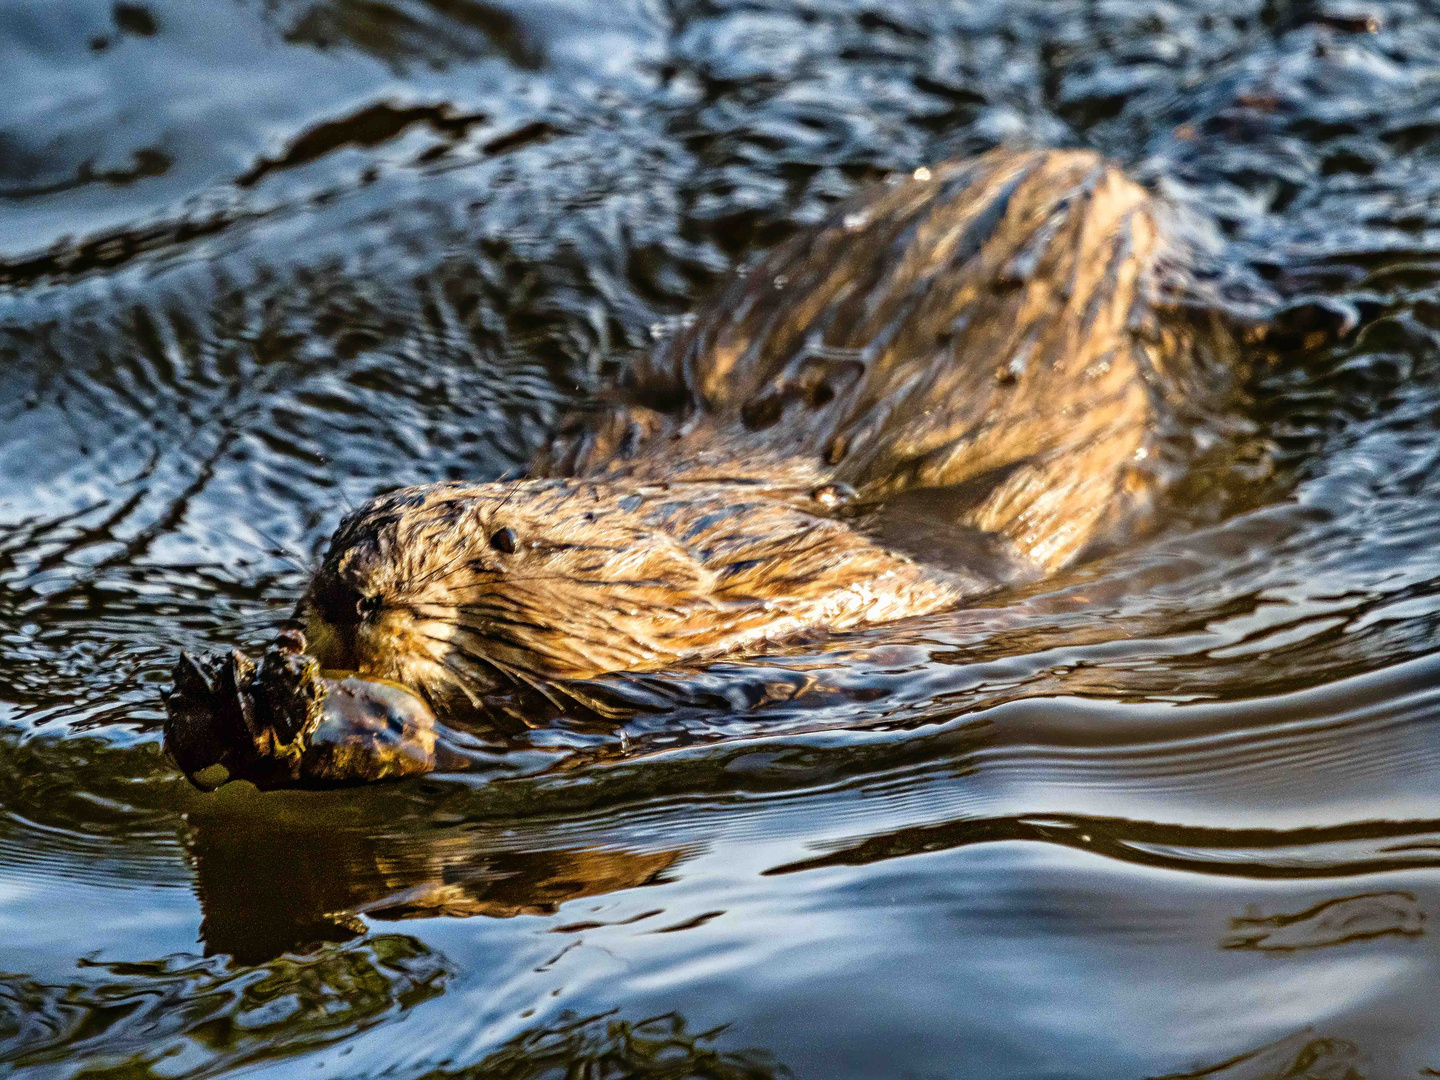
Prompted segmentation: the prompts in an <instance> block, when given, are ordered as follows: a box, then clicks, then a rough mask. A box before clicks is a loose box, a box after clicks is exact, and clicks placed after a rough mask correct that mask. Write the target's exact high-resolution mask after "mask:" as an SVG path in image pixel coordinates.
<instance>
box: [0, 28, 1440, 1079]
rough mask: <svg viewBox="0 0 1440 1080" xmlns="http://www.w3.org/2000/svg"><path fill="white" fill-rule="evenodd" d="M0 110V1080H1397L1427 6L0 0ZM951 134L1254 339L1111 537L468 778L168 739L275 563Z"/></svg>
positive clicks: (943, 148)
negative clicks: (1154, 231) (1145, 185)
mask: <svg viewBox="0 0 1440 1080" xmlns="http://www.w3.org/2000/svg"><path fill="white" fill-rule="evenodd" d="M0 100H3V102H4V104H3V106H0V417H3V420H0V440H3V445H0V584H3V589H0V635H3V638H0V640H3V645H0V699H3V700H0V759H3V760H0V1071H5V1072H8V1073H9V1074H12V1075H17V1076H22V1077H52V1076H53V1077H71V1076H79V1075H87V1076H99V1075H106V1076H117V1077H118V1076H125V1077H141V1076H157V1077H173V1076H181V1075H194V1076H206V1075H215V1074H219V1073H222V1072H227V1071H230V1070H238V1069H245V1070H247V1071H248V1072H251V1073H256V1072H260V1071H264V1072H265V1073H267V1074H270V1075H284V1076H301V1075H304V1076H327V1077H328V1076H345V1077H350V1076H354V1077H359V1076H386V1077H412V1076H414V1077H419V1076H426V1077H446V1076H457V1075H462V1074H463V1075H466V1076H472V1077H506V1078H521V1077H541V1076H544V1077H586V1078H589V1077H620V1076H637V1077H646V1078H661V1077H665V1078H679V1077H688V1076H695V1077H707V1078H730V1077H735V1078H740V1077H745V1078H761V1077H771V1076H784V1075H790V1074H793V1075H795V1076H798V1077H824V1078H836V1077H897V1078H898V1077H904V1076H910V1077H924V1078H931V1077H1027V1078H1028V1077H1094V1078H1097V1080H1098V1078H1106V1080H1108V1078H1117V1077H1135V1078H1143V1077H1159V1076H1175V1075H1182V1076H1201V1075H1203V1076H1216V1077H1222V1078H1225V1080H1239V1078H1244V1080H1260V1078H1271V1077H1274V1078H1279V1077H1314V1078H1321V1077H1323V1078H1334V1080H1340V1078H1353V1077H1378V1078H1388V1077H1416V1076H1427V1075H1437V1074H1440V994H1437V992H1436V988H1437V985H1440V938H1437V933H1440V931H1437V923H1436V920H1437V918H1440V779H1437V778H1440V735H1437V733H1436V732H1435V731H1434V730H1432V728H1431V725H1432V724H1434V723H1435V722H1436V721H1437V719H1440V551H1437V542H1440V475H1437V469H1436V465H1437V457H1440V438H1437V435H1440V348H1437V346H1440V288H1437V285H1440V9H1436V8H1434V7H1432V6H1431V5H1430V4H1428V3H1420V2H1405V0H1395V2H1379V0H1374V2H1367V3H1365V4H1363V5H1353V4H1352V5H1350V6H1339V5H1338V0H1337V3H1336V6H1331V7H1324V6H1321V5H1317V4H1312V3H1307V2H1302V0H1208V2H1206V3H1203V4H1202V3H1193V4H1171V3H1156V2H1154V0H1095V2H1085V3H1082V2H1074V3H1060V2H1047V0H973V2H961V0H953V2H952V0H943V2H942V0H708V2H701V0H500V2H491V0H144V2H143V3H140V2H126V3H113V4H112V3H111V2H110V0H103V2H102V0H0ZM1004 141H1010V142H1021V143H1035V144H1042V145H1077V144H1078V145H1088V146H1094V147H1098V148H1100V149H1103V150H1104V151H1106V152H1107V153H1110V154H1112V155H1114V156H1116V157H1117V158H1119V159H1121V160H1123V161H1125V162H1126V163H1127V164H1128V165H1129V166H1130V167H1131V168H1132V169H1133V170H1134V171H1135V173H1136V174H1137V175H1138V176H1141V177H1143V178H1144V179H1146V180H1147V182H1149V183H1151V184H1153V185H1154V186H1156V187H1157V188H1158V189H1161V190H1164V191H1167V192H1169V193H1171V194H1173V195H1175V196H1176V197H1177V198H1182V199H1184V200H1186V201H1188V202H1190V203H1191V204H1192V205H1195V206H1197V207H1198V208H1200V209H1201V211H1202V212H1204V213H1205V214H1208V215H1210V216H1211V217H1213V218H1214V219H1215V220H1216V221H1217V222H1218V223H1219V225H1220V228H1221V230H1222V232H1223V235H1224V238H1225V244H1226V253H1225V261H1226V264H1227V265H1228V266H1229V267H1230V268H1231V269H1230V277H1231V280H1229V281H1228V282H1227V283H1226V289H1227V291H1228V294H1229V296H1230V297H1231V302H1232V303H1233V304H1234V305H1235V306H1236V307H1237V309H1239V308H1245V309H1246V310H1247V311H1248V312H1249V313H1252V314H1253V313H1255V312H1257V311H1258V312H1261V313H1263V314H1265V315H1266V316H1267V317H1271V318H1273V319H1274V320H1275V321H1276V322H1277V323H1278V324H1279V325H1280V326H1281V327H1282V331H1283V332H1282V334H1281V335H1280V337H1281V338H1282V339H1283V340H1284V341H1287V342H1289V345H1290V347H1289V349H1288V351H1287V353H1286V355H1285V356H1284V358H1283V359H1282V360H1281V361H1280V362H1278V363H1276V364H1275V365H1273V366H1271V367H1268V368H1265V369H1263V370H1262V371H1260V372H1259V374H1258V375H1257V377H1256V380H1255V385H1254V387H1253V395H1252V397H1253V400H1252V401H1251V402H1250V403H1249V404H1248V405H1247V407H1246V415H1245V418H1244V419H1246V420H1247V421H1249V422H1251V423H1253V425H1254V433H1253V437H1252V438H1251V440H1250V441H1251V442H1252V443H1253V442H1260V443H1263V444H1265V445H1267V446H1268V447H1269V453H1268V454H1266V455H1262V456H1261V457H1257V458H1255V459H1254V460H1250V459H1241V460H1236V458H1235V455H1234V454H1229V453H1227V452H1226V451H1225V450H1224V449H1223V448H1220V449H1217V453H1216V463H1215V464H1214V466H1213V467H1205V468H1202V469H1200V470H1199V472H1198V473H1197V475H1196V476H1195V477H1194V478H1193V481H1192V482H1191V484H1190V486H1189V489H1188V490H1187V491H1186V492H1185V493H1184V494H1183V497H1182V498H1180V499H1179V500H1177V502H1176V505H1175V507H1174V508H1173V514H1172V517H1173V523H1172V525H1171V527H1170V528H1169V529H1168V530H1167V531H1166V533H1165V534H1164V535H1162V536H1161V537H1160V538H1158V539H1157V540H1154V541H1152V542H1150V543H1148V544H1146V545H1144V546H1141V547H1137V548H1134V549H1132V550H1129V551H1127V552H1124V553H1122V554H1120V555H1117V556H1114V557H1112V558H1110V559H1108V560H1107V561H1105V562H1103V563H1100V564H1097V565H1093V566H1090V567H1086V568H1083V569H1082V570H1080V571H1077V572H1074V573H1072V574H1070V575H1068V576H1066V577H1065V578H1063V579H1061V580H1058V581H1054V582H1050V583H1047V584H1046V585H1044V586H1043V587H1039V588H1031V589H1030V590H1029V591H1027V592H1025V593H1017V594H1010V595H1004V596H1001V597H999V598H998V599H996V600H995V601H993V602H992V603H990V604H988V605H986V606H983V607H981V608H978V609H976V610H972V611H968V612H962V613H957V614H953V615H948V616H943V617H936V618H930V619H926V620H923V621H919V622H916V623H911V624H905V625H901V626H896V627H890V628H887V629H884V630H881V631H876V632H874V633H871V634H867V635H862V636H859V637H854V638H851V639H848V640H846V641H844V642H841V643H837V645H836V647H835V648H833V649H823V650H818V651H812V652H810V653H808V654H802V655H793V656H785V657H779V658H774V659H772V660H769V661H766V662H764V663H754V664H729V665H722V666H720V667H719V668H717V669H715V670H713V671H711V672H709V673H707V674H705V675H703V676H697V677H696V678H695V679H693V680H691V684H690V685H689V686H688V687H687V688H686V690H687V694H688V696H689V699H690V701H691V703H690V704H683V705H678V706H677V707H675V708H674V709H673V710H671V711H668V712H665V713H663V714H661V715H658V716H655V715H652V716H649V717H648V718H643V719H640V720H636V721H635V722H634V723H632V724H631V725H630V726H629V727H628V728H627V729H626V730H625V731H624V732H614V733H602V734H598V735H597V734H594V733H587V732H585V731H581V730H578V729H577V730H569V729H566V728H564V727H563V726H561V727H558V728H556V729H554V730H551V731H547V732H539V733H536V734H535V735H534V737H533V739H531V740H530V741H529V742H528V743H526V744H524V745H518V744H517V745H511V746H509V747H508V748H504V750H505V752H504V753H497V757H496V765H495V768H494V769H493V770H492V771H490V772H488V773H478V774H466V775H463V776H453V777H444V776H440V777H435V778H427V779H426V780H424V781H414V782H406V783H398V784H393V785H389V786H379V787H375V788H371V789H366V790H356V791H346V792H333V793H325V794H306V793H283V794H274V795H266V796H262V795H259V794H257V793H256V792H255V791H254V790H253V789H250V788H248V787H246V786H244V785H232V786H231V787H230V788H227V789H225V790H223V791H222V792H221V793H219V794H218V795H215V796H202V795H199V794H197V793H195V792H193V791H191V790H190V789H189V788H188V787H187V786H186V784H185V783H184V782H183V780H182V779H181V778H180V777H179V775H178V773H177V772H176V771H175V770H174V768H173V767H171V766H170V765H169V764H168V763H167V761H166V759H165V758H164V757H163V756H162V754H161V752H160V745H159V744H160V738H159V730H158V728H159V722H160V718H161V717H160V712H159V709H158V704H157V692H158V690H159V688H160V686H162V685H163V684H164V683H165V682H166V681H167V671H168V668H169V665H170V664H171V662H172V661H173V658H174V655H175V653H176V651H177V650H178V649H179V648H181V647H192V648H206V647H213V646H215V645H217V644H232V643H233V644H238V645H241V646H247V647H250V646H255V645H257V644H259V643H261V642H263V641H264V640H266V638H267V637H268V636H269V634H270V633H271V632H272V631H273V629H274V627H275V626H276V624H277V623H279V622H280V620H282V619H283V618H284V616H285V615H286V614H287V613H288V609H289V606H290V604H291V603H292V602H293V598H294V596H295V595H296V593H297V591H298V589H299V587H300V584H301V582H302V581H303V572H302V571H301V570H300V569H298V568H297V567H296V566H295V565H293V563H292V561H291V560H290V557H289V556H288V555H286V554H284V553H283V552H282V550H281V549H290V550H293V551H296V552H298V553H300V554H301V555H302V556H308V555H309V554H310V553H311V552H313V551H314V550H315V548H316V546H317V545H318V544H320V543H321V542H322V541H323V539H324V538H325V536H326V535H327V533H328V531H329V530H330V529H331V528H332V527H333V525H334V523H335V521H336V520H337V518H338V517H339V515H340V513H341V512H342V511H343V509H344V507H345V506H346V505H347V504H353V503H354V502H356V501H358V500H360V499H362V498H364V497H366V496H368V495H369V494H371V493H373V492H375V491H377V490H379V489H380V488H383V487H386V486H391V485H395V484H399V483H408V482H415V481H422V480H431V479H437V478H444V477H466V478H477V479H478V478H493V477H496V476H499V475H501V474H502V473H504V472H505V471H506V470H507V469H510V468H513V467H514V466H516V465H517V464H520V463H523V462H524V461H525V460H526V459H527V457H528V456H529V454H530V453H531V451H532V449H533V448H534V447H535V446H536V445H537V443H538V442H539V441H540V440H541V439H543V437H544V434H545V432H546V431H547V428H548V426H549V425H551V424H552V423H553V422H554V421H555V420H556V418H557V414H558V412H559V411H560V410H562V409H563V408H564V407H565V405H566V403H567V402H569V401H572V400H574V399H576V398H577V397H583V396H585V395H587V394H590V393H593V392H594V391H595V390H596V389H597V388H600V387H603V386H604V385H605V384H606V383H607V382H609V381H610V380H612V379H614V378H615V376H616V373H617V372H619V371H621V370H623V368H624V365H625V364H626V362H627V360H628V358H629V357H631V356H633V355H635V353H636V351H637V350H640V349H643V348H646V347H647V346H648V345H649V344H650V343H651V342H652V340H653V339H654V338H655V337H657V336H660V335H663V334H664V333H666V332H667V329H668V328H670V327H672V326H673V325H674V323H675V320H676V319H677V318H678V317H680V316H681V315H682V314H683V313H685V312H687V311H689V310H691V309H693V307H694V305H695V304H696V302H697V300H698V299H699V298H700V297H703V296H704V295H705V294H706V293H707V292H709V291H710V290H711V289H713V288H714V287H715V285H716V284H717V283H718V282H719V281H720V280H722V279H723V277H724V276H725V275H726V274H727V273H729V272H731V271H732V270H733V269H734V268H735V267H736V266H738V265H740V264H741V263H743V262H744V260H746V259H747V258H749V257H751V256H752V255H753V254H754V253H756V252H758V251H761V250H764V249H765V248H766V247H767V246H769V245H771V244H773V243H774V242H776V241H778V240H779V239H782V238H783V237H785V236H786V235H788V234H789V233H791V232H792V231H793V230H794V229H796V228H797V227H799V226H801V225H803V224H805V223H808V222H813V221H815V220H817V218H818V217H819V216H820V215H822V214H823V213H824V212H825V210H826V208H827V207H829V206H831V205H833V203H834V202H835V201H836V200H837V199H839V198H841V197H843V196H844V195H845V194H846V193H848V192H850V191H852V190H854V188H855V187H856V186H857V185H859V184H862V183H866V182H872V181H874V180H876V179H878V178H881V177H883V176H885V175H887V174H889V173H892V172H895V171H908V170H913V169H915V168H916V167H918V166H920V165H923V164H926V163H929V162H933V161H935V160H937V159H940V158H942V157H945V156H949V155H952V154H957V153H964V152H971V151H975V150H979V149H982V148H985V147H988V146H991V145H995V144H996V143H999V142H1004ZM811 682H816V683H820V684H823V686H824V687H825V688H826V689H825V690H824V691H823V692H817V693H810V694H802V695H799V696H796V695H794V693H793V690H794V688H796V687H803V686H806V685H808V684H810V683H811ZM696 690H699V691H701V696H702V697H703V696H704V695H709V697H710V698H711V699H712V703H713V707H707V706H705V705H704V704H703V702H702V703H701V704H695V703H694V701H695V700H696V695H695V693H694V691H696ZM653 692H654V694H655V695H657V696H658V697H661V698H663V697H664V695H665V694H666V693H667V692H669V691H668V689H667V684H666V681H665V680H663V679H660V680H656V683H655V686H654V688H653ZM792 699H793V700H792ZM722 706H725V707H722Z"/></svg>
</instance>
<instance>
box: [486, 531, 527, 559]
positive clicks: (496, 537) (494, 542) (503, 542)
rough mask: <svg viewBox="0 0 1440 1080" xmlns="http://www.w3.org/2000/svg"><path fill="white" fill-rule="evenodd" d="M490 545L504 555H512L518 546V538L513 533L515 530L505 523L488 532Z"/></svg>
mask: <svg viewBox="0 0 1440 1080" xmlns="http://www.w3.org/2000/svg"><path fill="white" fill-rule="evenodd" d="M490 546H491V547H492V548H494V549H495V550H496V551H503V552H504V553H505V554H506V555H514V554H515V549H516V548H518V547H519V546H520V538H519V537H518V536H516V535H515V530H514V529H512V528H510V527H509V526H508V525H507V526H506V527H505V528H503V529H496V530H495V531H494V532H493V533H491V534H490Z"/></svg>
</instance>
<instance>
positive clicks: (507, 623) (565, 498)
mask: <svg viewBox="0 0 1440 1080" xmlns="http://www.w3.org/2000/svg"><path fill="white" fill-rule="evenodd" d="M828 506H829V503H828V502H827V501H825V500H824V499H821V498H818V497H815V496H813V495H812V494H808V493H805V492H799V493H797V492H795V491H793V490H785V489H769V488H764V487H763V486H758V485H754V484H746V483H743V482H738V481H737V482H725V481H697V482H677V483H672V484H645V483H641V482H638V481H629V480H606V481H591V480H574V479H564V480H522V481H517V482H513V483H492V484H479V485H470V486H467V485H459V484H437V485H431V486H426V487H418V488H408V489H404V490H401V491H397V492H394V493H392V494H389V495H385V496H382V497H380V498H377V499H375V500H374V501H373V502H371V503H369V504H368V505H366V506H364V507H362V508H360V509H359V510H358V511H356V512H355V513H353V514H351V515H350V516H349V517H347V518H346V519H345V520H344V521H343V522H342V523H341V525H340V528H339V530H338V531H337V532H336V534H335V537H334V539H333V540H332V541H331V543H330V548H329V551H328V552H327V553H326V555H325V558H324V560H323V562H322V565H321V567H320V570H319V571H318V572H317V573H316V575H315V577H314V579H313V580H312V581H311V583H310V586H309V588H308V589H307V590H306V592H305V595H304V597H303V598H302V600H301V601H300V605H299V607H298V608H297V610H296V617H297V619H298V620H299V621H300V623H301V624H302V626H303V628H304V630H305V633H306V635H307V636H308V638H309V640H310V646H311V652H312V654H313V655H314V656H315V657H316V658H317V659H318V660H319V661H320V663H321V664H323V665H324V666H325V667H327V668H343V669H348V670H351V671H355V672H357V673H359V674H360V675H361V676H363V677H365V678H370V679H386V680H390V681H393V682H397V683H401V684H403V685H404V686H407V687H409V688H411V689H412V690H415V691H417V692H418V693H420V694H421V695H422V696H424V697H425V698H426V699H427V700H428V701H429V702H430V704H431V705H432V706H433V707H435V708H436V709H437V710H439V711H441V712H446V711H452V710H456V709H459V710H462V711H463V710H464V709H465V707H466V705H467V704H468V705H469V706H471V707H478V706H481V705H482V704H483V699H484V698H485V696H486V695H487V694H488V693H489V692H490V691H492V690H500V691H505V692H509V691H511V690H522V691H523V690H525V689H526V688H529V689H531V690H535V691H538V692H539V693H540V694H541V695H542V696H544V697H547V698H549V699H550V700H551V701H552V702H553V701H556V700H557V695H556V694H555V693H554V691H555V690H556V689H559V690H560V694H559V697H563V698H566V699H570V700H575V698H574V694H575V693H579V692H580V691H579V690H577V689H576V688H574V686H573V683H574V681H575V680H580V679H589V678H593V677H595V676H597V675H603V674H606V673H609V672H618V671H627V670H628V671H644V670H654V669H657V668H661V667H666V666H671V665H674V664H676V663H677V662H678V663H687V662H692V661H700V660H704V659H707V658H711V657H715V656H718V655H721V654H723V653H726V652H729V651H732V650H735V649H745V648H752V647H755V646H757V645H759V644H761V643H763V642H765V641H768V640H778V639H781V638H786V637H792V636H793V635H795V634H796V633H799V632H803V631H809V630H815V629H823V630H834V629H846V628H848V627H851V626H856V625H859V624H861V623H864V622H870V621H878V620H883V619H887V618H896V617H898V615H900V614H915V613H920V612H924V611H933V610H936V609H937V608H939V607H942V606H944V605H946V604H949V603H952V602H954V600H955V599H957V598H958V597H959V596H961V595H970V594H973V593H974V592H975V591H977V586H976V584H975V583H974V582H973V581H971V580H970V579H962V578H958V577H956V576H955V575H953V574H945V575H938V574H935V573H932V572H930V571H928V570H924V569H922V568H920V567H918V566H916V565H915V564H914V563H913V562H911V561H910V560H909V559H907V558H905V557H904V556H901V555H896V554H894V553H893V552H891V551H888V550H886V549H885V548H883V547H881V546H879V545H877V544H875V543H873V542H872V541H870V540H868V539H867V538H866V537H865V536H863V535H861V534H860V533H859V532H857V531H856V530H854V529H852V528H850V527H849V526H848V525H847V524H845V523H844V522H843V521H840V520H837V519H835V518H834V517H831V516H828V515H827V513H826V508H827V507H828ZM566 687H569V690H567V689H566Z"/></svg>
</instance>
